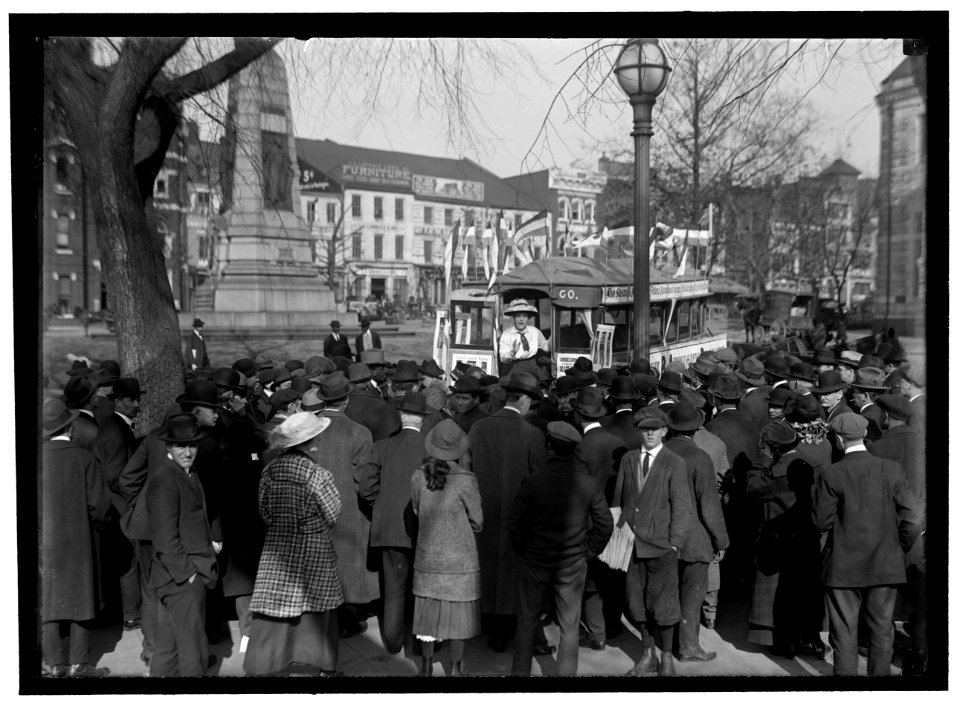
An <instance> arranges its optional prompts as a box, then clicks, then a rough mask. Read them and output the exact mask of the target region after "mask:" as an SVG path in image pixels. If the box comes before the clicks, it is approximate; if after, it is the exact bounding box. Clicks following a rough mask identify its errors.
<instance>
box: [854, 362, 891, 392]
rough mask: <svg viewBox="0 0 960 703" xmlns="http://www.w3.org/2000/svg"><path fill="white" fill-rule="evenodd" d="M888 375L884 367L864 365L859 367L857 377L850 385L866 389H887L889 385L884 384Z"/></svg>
mask: <svg viewBox="0 0 960 703" xmlns="http://www.w3.org/2000/svg"><path fill="white" fill-rule="evenodd" d="M886 375H887V374H886V373H884V371H883V369H878V368H876V367H875V366H864V367H863V368H861V369H857V378H856V380H855V381H854V382H853V383H851V384H850V385H851V386H853V387H854V388H861V389H863V390H865V391H885V390H887V387H886V386H885V385H883V378H884V376H886Z"/></svg>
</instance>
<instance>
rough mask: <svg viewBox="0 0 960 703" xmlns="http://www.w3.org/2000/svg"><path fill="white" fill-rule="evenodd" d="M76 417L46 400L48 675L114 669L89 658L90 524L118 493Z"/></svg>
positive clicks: (93, 576)
mask: <svg viewBox="0 0 960 703" xmlns="http://www.w3.org/2000/svg"><path fill="white" fill-rule="evenodd" d="M77 416H78V413H77V411H76V410H69V409H67V407H66V406H65V405H64V404H63V402H62V401H60V400H58V399H56V398H47V399H46V400H45V401H44V404H43V439H44V442H43V462H42V465H41V495H42V499H43V503H42V507H41V513H40V520H41V536H40V581H41V593H42V596H41V598H42V600H41V601H40V616H41V621H42V623H43V625H42V631H43V632H42V634H43V656H44V659H45V660H46V664H47V667H48V668H47V670H46V674H47V675H48V676H52V677H55V678H59V677H62V676H69V677H90V676H92V677H99V676H106V675H107V674H109V673H110V670H109V669H107V668H96V667H94V666H92V665H91V664H90V629H91V625H92V622H91V621H92V620H93V619H94V618H95V617H96V614H97V600H98V593H97V591H98V589H97V584H96V581H97V576H98V575H97V569H96V565H95V563H94V552H93V529H92V527H91V523H93V524H97V523H103V522H105V521H106V520H107V519H108V518H107V515H108V513H109V510H110V505H111V494H110V491H109V490H108V489H107V485H106V482H105V481H104V480H103V473H102V472H101V471H100V466H99V465H98V463H97V460H96V459H95V458H94V456H93V454H91V453H90V452H88V451H87V450H85V449H83V448H81V447H79V446H77V445H76V444H75V443H74V442H73V441H71V432H72V425H73V423H74V422H75V420H76V419H77ZM67 640H69V651H68V647H67Z"/></svg>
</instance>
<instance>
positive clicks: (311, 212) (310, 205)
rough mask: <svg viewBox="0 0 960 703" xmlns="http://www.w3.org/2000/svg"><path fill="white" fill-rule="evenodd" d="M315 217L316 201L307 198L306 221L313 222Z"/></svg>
mask: <svg viewBox="0 0 960 703" xmlns="http://www.w3.org/2000/svg"><path fill="white" fill-rule="evenodd" d="M315 219H317V201H316V200H308V201H307V222H309V223H310V224H313V221H314V220H315Z"/></svg>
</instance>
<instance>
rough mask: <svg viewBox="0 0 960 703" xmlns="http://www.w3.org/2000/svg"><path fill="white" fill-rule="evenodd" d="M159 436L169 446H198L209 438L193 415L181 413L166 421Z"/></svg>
mask: <svg viewBox="0 0 960 703" xmlns="http://www.w3.org/2000/svg"><path fill="white" fill-rule="evenodd" d="M158 436H159V438H160V439H161V440H162V441H164V442H166V443H167V444H196V443H197V442H199V441H200V440H201V439H203V438H204V437H206V436H207V432H206V431H205V430H204V429H203V428H202V427H200V425H198V424H197V421H196V420H195V419H194V417H193V415H190V414H189V413H179V414H177V415H171V416H169V417H168V418H167V419H166V420H165V421H164V423H163V429H162V430H161V431H160V434H159V435H158Z"/></svg>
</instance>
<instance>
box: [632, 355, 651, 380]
mask: <svg viewBox="0 0 960 703" xmlns="http://www.w3.org/2000/svg"><path fill="white" fill-rule="evenodd" d="M630 373H631V374H635V373H645V374H647V375H648V376H650V375H652V374H653V367H652V366H650V360H649V359H643V358H637V359H633V360H632V361H631V362H630Z"/></svg>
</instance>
